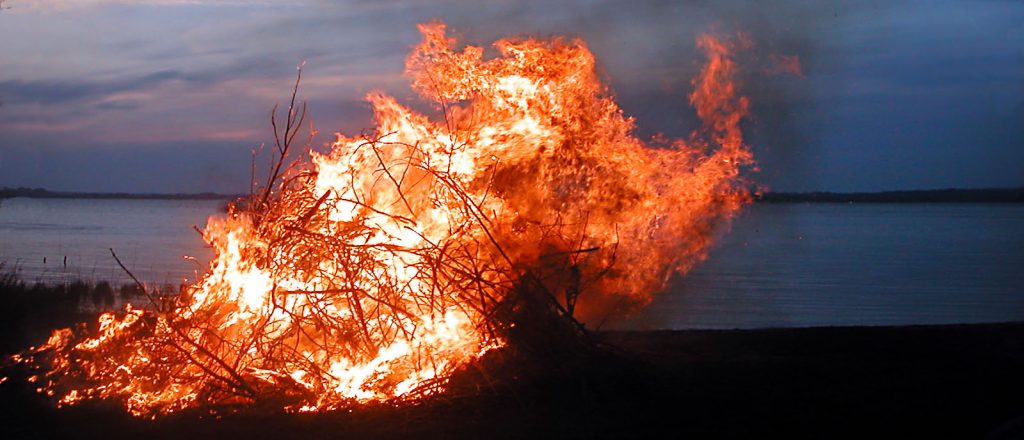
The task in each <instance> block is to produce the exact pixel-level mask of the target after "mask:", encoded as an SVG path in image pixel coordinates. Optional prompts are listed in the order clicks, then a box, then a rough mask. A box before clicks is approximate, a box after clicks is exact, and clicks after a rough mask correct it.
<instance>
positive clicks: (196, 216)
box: [0, 198, 1024, 329]
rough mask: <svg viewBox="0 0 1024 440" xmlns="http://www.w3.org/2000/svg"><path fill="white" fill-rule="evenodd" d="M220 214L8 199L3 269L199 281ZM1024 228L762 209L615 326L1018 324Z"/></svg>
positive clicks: (975, 214) (895, 208)
mask: <svg viewBox="0 0 1024 440" xmlns="http://www.w3.org/2000/svg"><path fill="white" fill-rule="evenodd" d="M221 205H222V202H218V201H189V200H186V201H177V200H62V199H25V198H16V199H8V200H4V201H2V203H0V261H6V269H10V268H12V267H14V268H16V270H17V271H18V273H19V275H20V276H21V277H22V278H23V279H25V280H26V281H29V282H34V281H44V282H63V281H67V280H71V279H77V278H82V279H86V280H94V281H96V280H111V281H115V282H123V281H127V278H126V277H125V275H124V273H123V272H122V271H121V269H120V268H118V266H117V264H116V262H114V260H113V258H112V257H111V256H110V251H109V250H108V248H114V249H115V251H117V253H118V255H119V256H120V257H121V259H122V261H124V263H125V264H126V265H127V266H128V267H129V268H130V269H131V270H132V271H133V272H134V273H135V274H136V275H137V276H139V277H140V278H143V279H144V280H146V281H147V282H153V283H179V282H181V281H182V280H183V279H186V280H194V279H195V278H196V275H197V271H198V272H199V273H201V271H202V269H203V268H205V266H206V262H207V261H208V260H209V258H210V257H211V256H212V254H211V251H210V250H209V249H208V248H205V247H204V243H203V241H202V239H201V238H200V236H199V234H197V233H196V232H195V231H194V230H193V228H192V227H193V225H196V226H199V227H202V226H203V225H204V224H205V223H206V219H207V217H208V216H210V215H215V214H217V213H218V211H219V210H220V207H221ZM1022 226H1024V205H997V204H990V205H986V204H964V205H957V204H934V205H928V204H824V203H823V204H757V205H753V206H750V207H748V208H747V209H746V211H745V212H744V213H743V214H742V215H741V216H740V217H739V218H737V219H736V222H735V224H734V225H733V228H732V230H731V231H730V232H729V233H727V234H725V235H724V237H723V238H722V239H721V240H720V242H719V243H718V244H717V245H716V247H715V248H714V249H712V251H711V253H710V255H709V257H708V259H707V261H705V262H704V263H702V264H700V265H698V266H697V268H695V269H694V270H693V271H692V272H691V273H689V274H688V275H687V276H686V277H681V278H677V279H675V280H673V281H672V283H671V285H670V286H669V288H668V290H667V291H666V292H663V293H661V294H659V295H658V296H657V297H656V299H655V300H654V302H653V303H652V304H651V305H650V306H649V307H647V308H646V309H644V310H643V311H641V312H640V313H638V314H637V315H636V316H634V317H633V318H632V319H631V320H629V321H627V322H625V323H619V324H616V325H615V327H619V328H633V329H653V328H756V327H779V326H820V325H889V324H892V325H900V324H940V323H968V322H998V321H1011V320H1024V227H1022ZM185 255H188V256H191V257H195V258H196V260H197V261H191V260H186V259H183V258H182V257H183V256H185ZM65 256H66V257H67V266H65V265H64V257H65ZM44 258H45V262H44V260H43V259H44Z"/></svg>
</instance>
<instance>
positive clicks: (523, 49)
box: [19, 23, 752, 417]
mask: <svg viewBox="0 0 1024 440" xmlns="http://www.w3.org/2000/svg"><path fill="white" fill-rule="evenodd" d="M420 31H421V32H422V34H423V40H422V42H421V43H420V44H419V45H418V46H417V47H415V49H414V50H413V51H412V54H411V55H410V56H409V57H408V59H407V63H406V70H407V74H408V75H409V76H410V77H411V78H412V85H413V87H414V89H415V90H416V91H418V92H419V93H420V94H421V95H422V96H423V97H425V98H428V99H432V100H434V102H435V103H436V104H438V107H439V112H440V113H441V115H440V116H439V117H436V118H433V119H431V118H429V117H427V116H425V115H423V114H420V113H417V112H415V111H413V110H411V109H410V108H408V107H406V106H403V105H402V104H400V103H398V102H397V101H396V100H395V99H394V98H391V97H388V96H385V95H382V94H376V93H374V94H370V95H368V96H367V100H368V101H369V102H370V103H371V104H372V106H373V110H374V113H375V119H376V123H377V129H376V131H375V132H374V133H373V134H371V135H366V136H356V137H348V136H345V135H342V134H338V135H337V138H336V140H335V141H334V142H333V145H332V148H331V151H330V152H329V153H324V154H321V153H316V152H312V153H311V155H310V158H309V160H308V161H305V162H298V163H296V164H294V165H293V166H292V167H291V168H290V169H289V171H288V172H287V173H286V174H285V176H284V178H283V179H282V181H281V183H280V184H279V185H277V186H276V187H274V188H273V191H268V193H267V195H268V197H267V198H266V200H264V201H262V202H260V203H256V204H255V207H254V208H251V209H236V210H233V211H232V212H231V213H230V214H229V215H228V216H227V217H226V218H211V219H210V221H209V223H208V225H207V226H206V229H205V231H204V236H205V238H206V239H207V240H208V241H209V243H211V244H212V246H213V247H214V250H215V255H216V256H215V258H214V260H213V261H212V262H211V263H210V268H209V271H208V272H207V274H206V275H205V277H204V278H203V279H202V280H201V281H200V282H198V283H197V284H196V285H194V286H192V287H191V288H189V289H188V291H187V292H185V293H184V294H183V295H181V296H180V297H178V298H177V300H176V302H175V303H174V304H171V305H169V306H167V305H159V304H154V305H152V306H150V307H149V308H147V309H146V310H142V309H138V308H133V307H131V306H129V307H128V308H127V309H126V310H125V312H124V313H123V314H122V315H121V316H120V317H117V316H114V315H113V314H104V315H103V316H101V317H100V322H99V329H98V333H94V335H93V336H89V335H87V334H86V333H85V332H83V331H82V330H81V329H78V330H72V329H64V330H58V331H56V332H54V334H53V336H52V337H51V338H50V340H49V341H47V342H46V344H44V345H43V346H41V347H39V348H36V349H34V350H30V352H28V354H27V355H26V356H24V357H22V358H19V359H21V360H22V362H23V363H29V364H35V365H41V366H42V367H43V369H45V373H44V374H43V376H42V378H41V384H40V390H43V391H45V392H47V393H50V394H52V395H56V396H57V398H58V399H59V402H60V403H61V404H74V403H77V402H80V401H82V400H86V399H116V400H118V401H121V402H123V403H124V405H125V407H126V409H127V410H128V411H129V412H130V413H132V414H135V415H140V416H154V417H155V416H157V415H160V414H166V413H171V412H175V411H179V410H182V409H185V408H192V407H204V406H209V407H216V408H225V407H227V408H229V407H232V406H235V405H247V404H253V403H264V404H268V405H271V406H276V407H280V408H283V409H285V410H289V411H321V410H329V409H335V408H339V407H344V406H346V405H351V404H353V403H358V402H366V401H373V400H390V399H396V398H399V399H400V398H416V397H420V396H424V395H428V394H431V393H436V392H438V391H440V390H442V389H443V386H444V378H445V377H447V376H448V375H449V374H451V372H452V371H454V369H456V368H458V367H460V366H462V365H466V364H467V363H469V362H471V361H473V360H474V359H475V358H477V357H478V356H480V355H481V354H483V353H484V352H486V351H488V350H491V349H494V348H497V347H501V346H502V345H504V344H505V341H504V340H503V339H502V336H501V335H502V333H501V331H500V328H499V327H500V325H501V323H500V322H496V320H495V319H494V318H493V313H494V310H495V309H496V308H497V307H498V306H499V305H500V304H502V302H503V301H505V300H507V299H508V298H509V295H510V293H511V292H512V291H513V290H514V289H515V286H516V285H517V282H518V281H519V280H521V279H522V278H523V277H524V276H531V277H534V278H536V279H538V280H540V281H541V283H542V284H543V285H544V287H545V288H546V289H547V290H548V291H549V292H551V293H552V295H554V296H555V297H556V298H558V299H559V300H560V301H561V302H562V306H563V307H565V308H566V309H568V311H569V313H575V314H576V315H577V316H579V317H582V319H584V320H586V319H589V318H591V317H595V316H600V314H601V313H609V310H611V308H612V307H613V306H614V307H617V308H618V309H622V310H632V309H635V308H636V307H639V306H642V305H644V304H646V303H647V302H648V301H650V298H651V295H652V294H653V293H654V292H657V291H659V290H661V289H662V288H664V286H665V283H666V282H667V280H668V279H669V277H670V276H672V275H673V274H677V273H685V272H686V271H687V270H689V269H690V268H691V267H692V266H693V265H694V264H695V263H697V262H698V261H700V260H701V259H702V258H703V257H704V255H705V253H706V251H707V248H708V246H709V245H710V243H711V242H712V240H713V237H714V234H715V232H716V231H717V230H718V229H720V228H721V227H722V226H723V225H724V224H726V222H727V220H728V219H729V218H730V217H731V216H732V215H734V213H735V212H737V210H738V209H739V208H740V207H741V206H742V205H743V204H744V203H745V202H746V201H747V199H748V196H747V195H746V191H745V189H744V187H743V183H744V182H743V180H742V179H741V178H740V171H741V169H742V168H743V167H744V166H747V165H750V164H751V163H752V158H751V154H750V152H749V150H748V149H747V148H746V146H745V145H744V143H743V138H742V132H741V131H740V121H741V119H742V118H743V117H744V116H745V115H746V114H747V111H748V106H749V104H748V102H747V100H746V98H744V97H742V96H739V95H738V91H737V86H736V84H735V83H734V82H733V76H734V74H735V71H736V69H737V66H736V65H735V63H734V62H733V60H732V58H731V50H732V44H731V43H729V42H728V41H725V40H720V39H717V38H715V37H712V36H702V37H701V38H700V39H699V40H698V43H697V44H698V46H699V47H700V48H701V49H703V51H704V52H705V53H706V54H707V58H708V60H707V64H706V65H705V66H704V68H703V69H702V71H701V72H700V74H699V75H698V76H697V77H696V78H695V79H694V80H693V86H694V90H693V92H692V94H691V95H690V96H689V101H690V103H691V104H692V105H693V106H694V108H695V109H696V112H697V115H698V116H699V117H700V118H701V120H702V121H703V126H702V127H701V128H700V129H699V130H696V131H695V132H694V133H693V135H692V136H690V138H689V139H687V140H674V141H667V140H659V141H656V142H652V144H645V143H644V142H642V141H641V140H639V139H638V138H637V137H635V136H634V135H633V134H632V133H633V129H634V123H633V120H632V119H631V118H628V117H626V116H624V115H623V112H622V110H621V109H620V108H619V107H618V105H617V104H616V103H615V102H614V101H613V99H612V97H611V94H610V93H609V91H608V89H607V88H606V86H605V85H603V84H602V83H601V81H600V80H599V78H598V76H597V74H596V69H595V60H594V57H593V55H592V54H591V52H590V51H589V50H588V49H587V46H586V45H585V43H584V42H582V41H580V40H570V39H561V38H554V39H550V40H540V39H533V38H527V39H507V40H501V41H498V42H497V43H496V44H495V47H496V49H497V51H498V53H499V56H497V57H495V58H493V59H489V60H485V59H484V58H483V49H482V48H480V47H474V46H468V47H465V48H463V49H462V50H457V49H456V42H455V41H454V40H453V39H450V38H448V37H447V36H446V33H445V26H444V25H443V24H440V23H434V24H427V25H421V26H420ZM576 298H579V299H580V301H579V304H577V303H576Z"/></svg>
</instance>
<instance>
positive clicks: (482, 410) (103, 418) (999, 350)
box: [0, 321, 1024, 439]
mask: <svg viewBox="0 0 1024 440" xmlns="http://www.w3.org/2000/svg"><path fill="white" fill-rule="evenodd" d="M594 338H595V339H596V340H598V341H599V342H600V343H601V344H607V347H609V349H608V354H607V355H606V356H604V357H603V358H595V359H599V360H600V361H598V362H590V363H587V364H582V366H581V365H577V366H576V367H575V369H574V370H572V371H559V369H558V368H553V369H542V370H536V371H541V373H539V374H537V373H536V371H535V373H534V374H533V376H528V377H529V379H524V380H523V383H520V384H519V385H517V386H514V387H512V388H510V389H502V391H495V392H491V391H488V390H487V389H481V390H479V391H478V392H477V394H473V395H454V396H445V395H441V396H439V397H434V398H430V399H427V400H424V401H421V402H417V403H412V404H407V405H398V406H396V405H388V404H371V405H365V406H360V407H355V408H353V409H352V410H351V411H334V412H328V413H322V414H281V413H270V414H268V413H259V412H258V411H256V410H254V411H243V412H240V413H233V414H223V415H220V416H216V417H211V416H210V415H209V414H203V413H201V412H200V411H193V412H190V413H182V414H176V415H171V416H167V417H164V418H160V419H157V420H155V421H150V420H141V419H135V418H132V417H130V416H127V415H125V414H124V412H123V411H122V410H121V409H120V408H118V407H117V406H116V405H113V404H110V403H102V402H98V403H86V404H83V405H79V406H76V407H70V408H64V409H55V408H53V407H52V406H51V405H50V404H49V403H48V402H47V401H46V400H45V399H44V398H43V397H41V396H39V395H36V394H34V393H33V392H32V391H31V387H30V384H27V383H25V382H23V381H20V380H19V379H18V378H17V377H13V375H12V377H11V380H8V381H7V382H5V383H2V384H0V402H2V404H0V405H2V406H0V412H2V413H3V414H5V415H6V416H7V417H8V418H9V419H8V420H9V422H8V424H7V425H6V428H7V429H8V430H9V432H10V435H9V436H8V437H7V438H23V437H76V438H104V439H116V438H154V439H160V438H168V439H170V438H182V437H186V436H187V437H191V438H196V439H200V438H224V437H227V436H244V437H246V438H280V437H289V438H292V437H294V438H324V437H337V436H339V435H340V434H341V433H344V434H345V436H348V437H372V438H538V437H539V438H556V437H559V438H664V437H679V436H697V437H737V436H742V437H747V436H751V435H757V434H765V433H774V434H782V435H786V436H795V437H817V438H825V437H840V438H845V437H851V436H870V437H883V438H887V437H893V436H906V437H910V438H919V437H922V436H934V437H945V438H979V437H981V438H994V439H1003V438H1006V439H1010V438H1020V436H1021V435H1024V400H1022V399H1020V396H1022V395H1024V376H1022V375H1020V374H1019V373H1020V371H1024V321H1022V322H1010V323H998V324H953V325H923V326H895V327H894V326H880V327H808V328H772V329H760V330H659V331H604V332H598V333H595V334H594ZM563 370H564V369H563Z"/></svg>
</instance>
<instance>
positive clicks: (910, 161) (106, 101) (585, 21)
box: [0, 0, 1024, 192]
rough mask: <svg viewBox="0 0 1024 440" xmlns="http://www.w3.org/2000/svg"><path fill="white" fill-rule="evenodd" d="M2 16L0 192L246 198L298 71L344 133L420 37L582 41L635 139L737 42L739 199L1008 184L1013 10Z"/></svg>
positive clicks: (239, 9)
mask: <svg viewBox="0 0 1024 440" xmlns="http://www.w3.org/2000/svg"><path fill="white" fill-rule="evenodd" d="M5 3H6V4H7V5H8V6H10V7H11V9H6V10H2V11H0V186H31V187H46V188H49V189H54V190H74V191H129V192H197V191H218V192H235V191H243V190H245V189H246V188H248V175H249V154H250V150H251V149H252V148H253V147H255V146H258V145H259V144H260V143H261V142H265V141H268V140H270V131H269V130H270V128H269V124H268V122H267V121H268V113H269V111H270V108H271V107H272V106H273V105H274V103H276V102H280V101H283V100H284V99H285V98H287V95H288V92H289V90H290V84H291V82H292V81H293V80H294V75H295V67H296V65H298V64H299V63H300V62H302V61H305V62H306V69H305V73H304V81H303V88H302V91H301V95H302V96H304V97H305V98H306V99H308V100H309V103H310V107H311V110H312V115H313V117H314V119H315V121H316V124H317V127H318V128H319V129H320V131H321V132H322V133H323V135H321V137H320V139H318V142H326V141H327V140H328V139H329V138H330V134H331V133H332V132H334V131H339V130H340V131H344V132H349V133H353V132H358V131H359V130H360V129H363V128H367V127H370V125H371V124H370V113H369V108H368V106H367V105H365V104H363V103H362V102H361V101H360V98H361V97H362V96H363V95H364V94H365V93H367V92H368V91H371V90H383V91H386V92H388V93H392V94H394V95H396V96H398V97H399V99H400V100H402V101H405V102H409V103H416V99H415V97H414V96H413V95H412V93H411V91H410V89H409V87H408V85H407V82H406V80H405V78H403V76H402V69H403V61H404V58H405V56H406V54H407V52H408V51H409V49H410V48H411V47H412V45H414V44H415V43H416V42H417V41H418V34H417V31H416V28H415V24H416V23H418V22H424V21H429V20H432V19H439V20H443V21H445V22H447V23H448V24H449V26H450V28H451V29H452V30H453V31H454V32H456V34H458V35H459V36H461V37H462V38H463V40H464V41H466V42H468V43H472V44H481V45H486V44H489V43H490V42H491V41H493V40H495V39H497V38H501V37H505V36H515V35H524V34H540V35H569V36H578V37H582V38H583V39H584V40H586V41H587V43H588V44H589V46H590V48H591V50H592V51H593V52H594V53H595V55H596V57H597V59H598V61H599V64H600V66H601V70H602V74H603V76H604V77H605V78H607V79H608V81H609V83H610V84H611V87H612V90H613V92H614V93H615V95H616V97H617V98H618V100H619V102H620V104H621V105H622V106H623V108H624V109H625V110H626V112H627V113H629V114H630V115H633V116H635V117H636V118H637V121H638V125H639V130H640V132H641V134H644V135H647V134H653V133H656V132H664V133H668V134H674V135H680V134H685V133H687V132H688V131H689V130H691V129H692V128H693V126H694V118H693V114H692V111H691V110H689V109H688V108H687V105H686V98H685V96H686V93H687V91H688V90H687V87H688V84H689V78H690V77H692V76H693V75H694V74H695V73H696V71H697V69H698V68H699V62H700V58H699V56H698V54H697V52H696V51H695V49H694V45H693V42H694V37H695V36H696V35H697V34H699V33H702V32H708V31H716V32H719V33H725V34H728V33H732V32H735V31H737V30H741V31H744V32H746V33H748V34H749V35H750V36H751V37H752V39H753V40H754V43H755V48H754V50H753V51H751V52H750V53H748V54H746V55H744V56H743V58H742V59H741V62H742V63H743V66H744V67H745V68H746V70H745V73H744V75H743V82H744V91H745V92H747V94H749V95H750V97H751V100H752V105H753V107H752V111H753V114H752V118H751V120H750V122H749V123H748V124H747V129H748V133H749V139H750V141H751V143H752V144H753V145H754V148H755V152H756V154H757V157H758V158H759V161H760V163H761V168H762V171H761V172H760V173H759V174H758V175H756V176H754V178H755V179H757V180H760V181H762V182H764V183H766V184H767V185H768V186H769V187H770V188H772V189H776V190H789V191H808V190H834V191H861V190H864V191H874V190H885V189H914V188H940V187H986V186H1020V185H1024V172H1022V166H1024V3H1022V2H1015V1H970V2H967V1H928V2H877V3H872V2H811V1H807V2H756V1H739V0H726V1H711V0H708V1H659V2H621V1H582V0H581V1H570V2H554V1H526V2H523V1H492V2H477V1H469V0H453V1H443V2H409V1H346V2H329V1H319V0H301V1H293V2H285V1H232V0H223V1H216V0H150V1H141V0H7V1H6V2H5ZM891 3H894V4H891ZM481 4H483V5H481ZM770 54H785V55H797V56H799V57H800V58H801V61H802V67H803V72H804V77H802V78H801V77H795V76H788V75H775V74H767V73H765V72H764V68H763V66H764V65H766V62H767V61H766V60H768V59H769V57H770ZM420 104H422V103H420Z"/></svg>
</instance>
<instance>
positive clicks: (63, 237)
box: [0, 198, 223, 284]
mask: <svg viewBox="0 0 1024 440" xmlns="http://www.w3.org/2000/svg"><path fill="white" fill-rule="evenodd" d="M222 205H223V202H219V201H206V200H203V201H193V200H186V201H178V200H84V199H74V200H65V199H26V198H16V199H7V200H3V201H2V202H0V261H4V262H5V263H6V267H5V270H10V269H11V268H12V267H13V268H16V270H17V271H18V274H19V275H20V276H21V278H22V279H23V280H25V281H28V282H35V281H43V282H47V283H52V282H61V281H65V280H74V279H85V280H92V281H100V280H108V281H117V282H128V281H130V280H129V279H128V278H127V276H126V275H125V273H124V271H122V270H121V269H120V268H119V267H118V266H117V262H115V261H114V258H113V257H111V255H110V250H109V249H110V248H113V249H114V251H115V252H117V256H118V258H120V259H121V261H122V262H124V264H125V266H127V267H128V268H129V269H130V270H131V271H132V273H134V274H135V275H136V276H137V277H139V278H140V279H143V280H145V281H147V282H153V283H171V284H178V283H180V282H181V281H182V279H185V278H187V279H189V280H194V279H195V278H196V271H197V270H198V271H199V272H200V273H201V272H202V268H204V267H205V265H206V262H207V261H209V259H210V258H212V255H213V252H212V251H211V250H210V249H208V248H206V247H205V243H204V242H203V240H202V237H201V236H200V235H199V233H198V232H196V231H195V230H194V229H192V226H193V225H195V226H198V227H200V228H202V227H203V226H204V225H205V224H206V219H207V217H209V216H210V215H211V214H216V213H217V212H218V211H219V210H220V207H221V206H222ZM186 255H188V256H191V257H194V258H196V259H197V260H199V261H198V262H196V261H190V260H186V259H184V258H183V256H186ZM65 257H67V266H66V267H65V265H64V258H65ZM44 258H45V259H46V260H45V262H44V260H43V259H44Z"/></svg>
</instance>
